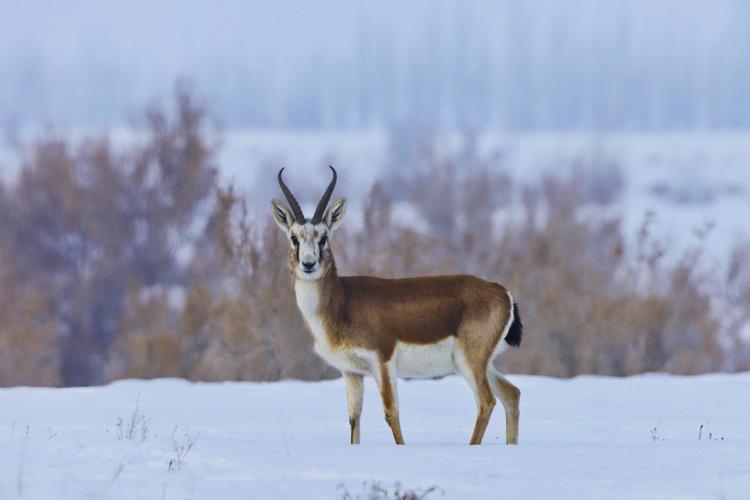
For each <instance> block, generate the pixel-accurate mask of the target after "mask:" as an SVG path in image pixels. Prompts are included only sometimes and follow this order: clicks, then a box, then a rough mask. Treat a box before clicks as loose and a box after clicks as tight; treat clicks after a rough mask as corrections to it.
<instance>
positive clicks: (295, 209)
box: [279, 168, 305, 223]
mask: <svg viewBox="0 0 750 500" xmlns="http://www.w3.org/2000/svg"><path fill="white" fill-rule="evenodd" d="M283 171H284V169H283V168H282V169H281V170H279V186H281V191H282V192H283V193H284V196H286V201H288V202H289V208H291V209H292V213H293V214H294V219H295V220H296V221H297V222H299V223H303V222H304V221H305V214H304V213H302V209H301V208H300V206H299V203H297V199H296V198H295V197H294V195H293V194H292V192H291V191H290V190H289V188H288V187H286V184H284V179H282V178H281V172H283Z"/></svg>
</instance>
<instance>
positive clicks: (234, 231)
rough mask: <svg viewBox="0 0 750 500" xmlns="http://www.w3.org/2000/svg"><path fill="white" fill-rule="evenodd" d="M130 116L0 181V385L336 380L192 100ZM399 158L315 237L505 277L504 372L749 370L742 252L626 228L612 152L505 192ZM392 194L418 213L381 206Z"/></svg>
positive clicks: (383, 268) (345, 256)
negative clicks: (515, 310) (219, 170)
mask: <svg viewBox="0 0 750 500" xmlns="http://www.w3.org/2000/svg"><path fill="white" fill-rule="evenodd" d="M147 125H148V134H147V137H146V138H145V139H144V140H142V141H135V142H134V143H133V144H130V145H127V146H126V147H125V148H124V151H121V149H122V148H120V149H118V148H114V147H113V146H112V145H111V144H110V143H109V141H108V140H107V139H106V138H99V139H90V140H87V141H84V142H83V143H82V144H81V145H80V146H78V147H73V146H71V144H70V143H69V142H68V141H66V140H64V139H62V138H60V137H57V136H54V135H49V136H45V137H43V138H42V139H41V140H39V141H38V142H37V143H35V144H33V145H32V146H31V147H30V149H29V151H28V154H27V155H26V157H25V162H24V165H23V166H22V169H21V172H20V175H19V177H18V180H17V181H15V182H13V183H10V182H6V183H0V319H2V321H0V385H15V384H38V385H58V384H60V385H70V384H91V383H99V382H103V381H106V380H112V379H117V378H122V377H137V378H150V377H164V376H172V377H183V378H187V379H191V380H278V379H281V378H300V379H308V380H317V379H322V378H330V377H335V376H337V372H336V371H335V370H333V369H332V368H330V367H328V366H327V365H326V364H325V363H324V362H323V361H322V360H321V359H319V358H318V357H317V356H316V355H315V354H314V352H313V350H312V339H311V336H310V335H309V334H308V333H307V332H306V330H305V328H304V325H303V322H302V319H301V316H300V314H299V312H298V310H297V307H296V304H295V300H294V294H293V289H292V281H291V277H290V274H289V270H288V268H287V264H286V252H287V245H288V243H287V241H286V239H285V238H284V236H283V235H282V233H281V232H280V231H279V230H278V229H277V228H276V227H275V225H274V224H273V222H272V221H271V217H270V215H269V216H268V217H266V216H260V217H259V218H254V217H251V216H250V215H249V213H248V210H247V209H246V205H245V201H246V200H243V197H242V196H239V195H237V194H236V193H235V192H234V191H233V190H232V189H231V188H228V189H220V188H219V186H217V183H216V179H215V175H214V174H215V168H216V167H215V165H214V163H215V162H214V156H215V152H216V144H217V142H216V139H215V135H214V131H213V129H212V127H210V125H209V122H207V120H206V115H205V111H204V110H203V109H202V108H201V107H200V105H199V104H198V103H196V102H195V100H194V98H192V97H191V96H190V95H189V93H186V92H184V91H180V92H178V93H177V101H176V106H175V111H174V112H173V113H166V112H164V111H158V110H156V111H152V112H150V113H149V114H148V119H147ZM410 154H411V155H412V156H410V158H411V160H414V161H415V165H416V167H415V168H413V169H411V170H410V169H409V168H406V166H405V165H404V164H399V162H400V161H403V159H399V158H391V159H390V160H389V164H390V165H392V166H393V168H390V169H388V170H387V171H388V172H390V174H389V176H388V177H387V178H384V179H383V180H382V181H381V182H378V183H376V184H375V185H374V186H372V189H371V190H370V192H369V193H368V195H367V196H366V198H365V200H364V203H363V204H362V207H363V216H364V220H363V221H362V224H361V225H358V224H352V223H351V222H350V223H349V224H344V226H343V227H342V229H341V230H340V231H339V232H338V233H337V234H336V237H335V239H334V241H332V245H333V246H334V251H335V254H336V258H337V263H338V266H339V269H340V271H341V272H342V273H343V274H373V275H380V276H388V277H402V276H413V275H422V274H441V273H471V274H476V275H478V276H480V277H483V278H485V279H489V280H492V281H498V282H500V283H503V284H505V285H507V286H508V287H509V288H510V289H511V291H512V292H513V294H514V296H515V297H516V299H517V300H518V302H519V304H520V308H521V313H522V316H523V320H524V324H525V335H524V341H523V345H522V347H521V349H520V350H512V351H511V352H509V353H508V355H506V356H504V357H503V358H502V360H501V361H500V362H501V364H502V365H503V366H502V368H503V369H504V370H506V371H509V372H512V373H536V374H544V375H554V376H562V377H568V376H573V375H577V374H581V373H594V374H608V375H629V374H634V373H641V372H645V371H667V372H673V373H703V372H709V371H719V370H730V371H734V370H742V369H750V348H749V347H748V341H747V338H748V337H747V336H748V331H749V330H750V326H749V325H750V252H748V251H747V250H746V248H747V247H743V246H738V248H737V250H736V251H735V252H734V254H733V255H732V256H730V258H729V259H728V261H729V265H728V266H727V273H726V275H725V276H719V275H718V274H716V273H715V272H713V273H712V272H709V271H710V270H711V269H710V268H709V267H708V265H707V262H706V259H705V258H704V257H703V255H702V253H701V251H700V245H701V244H700V241H699V242H698V243H697V244H696V247H695V248H691V249H687V250H686V251H683V252H682V253H681V254H677V250H675V249H670V248H668V246H666V245H663V244H662V243H661V242H659V241H657V240H656V239H655V238H653V236H652V235H651V234H650V226H651V218H652V217H654V215H648V216H646V217H645V219H644V224H643V227H642V229H641V231H640V234H639V235H638V237H637V238H628V237H627V235H626V234H625V233H624V230H623V228H622V225H621V223H620V220H619V217H618V216H617V215H612V214H613V212H614V210H613V206H612V205H611V202H612V201H613V200H616V199H617V198H618V196H619V189H621V186H622V175H621V174H620V173H619V171H618V170H617V167H616V164H615V163H613V162H611V161H609V160H607V159H601V161H602V162H603V163H602V164H603V165H604V169H603V170H598V169H597V164H596V161H600V160H598V159H596V158H594V159H590V160H587V162H586V163H582V164H579V165H578V166H577V167H576V166H575V165H574V168H573V169H569V170H570V171H571V172H573V173H572V174H570V175H568V176H562V177H561V176H548V177H546V178H544V179H543V180H542V181H540V182H538V183H536V184H533V185H526V186H521V185H516V183H514V182H512V179H510V178H508V176H507V175H505V174H504V173H502V168H501V165H499V164H497V163H496V162H494V161H493V160H482V159H481V157H480V155H478V154H476V152H473V151H472V150H471V148H470V147H467V148H464V150H462V151H461V152H460V153H458V154H456V155H453V156H450V155H448V156H445V155H443V156H438V155H437V154H435V153H434V151H433V150H432V149H431V148H430V146H429V142H428V141H425V142H424V143H421V146H420V148H419V151H418V152H414V151H412V153H410ZM414 155H417V156H416V158H414V157H413V156H414ZM411 160H410V161H411ZM401 172H410V173H407V174H401ZM592 172H598V173H597V174H596V175H594V174H592ZM601 172H605V174H602V173H601ZM274 174H275V172H269V174H268V175H269V176H273V175H274ZM609 180H612V183H611V184H610V182H609ZM262 201H263V202H265V201H266V200H262ZM396 201H397V202H399V203H410V204H411V206H412V207H413V209H414V211H415V213H416V214H417V215H416V217H418V220H416V221H414V220H402V219H399V217H398V216H397V215H396V212H395V210H394V202H396ZM264 204H265V203H264ZM253 205H255V203H254V204H253ZM415 222H416V224H415Z"/></svg>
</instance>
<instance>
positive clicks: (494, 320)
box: [271, 167, 522, 444]
mask: <svg viewBox="0 0 750 500" xmlns="http://www.w3.org/2000/svg"><path fill="white" fill-rule="evenodd" d="M329 168H330V169H331V171H332V172H333V179H332V180H331V182H330V184H329V185H328V188H327V189H326V191H325V193H324V194H323V197H322V198H321V199H320V201H319V202H318V206H317V208H316V209H315V214H314V215H313V217H312V219H309V220H308V219H307V218H306V217H305V215H304V214H303V213H302V209H301V208H300V206H299V203H297V200H296V199H295V198H294V195H292V193H291V191H290V190H289V188H288V187H287V186H286V184H285V183H284V180H283V179H282V176H281V175H282V172H283V171H284V169H283V168H282V169H281V170H280V171H279V174H278V180H279V185H280V186H281V190H282V192H283V193H284V196H285V197H286V199H287V201H288V202H289V206H290V207H291V210H290V209H289V208H287V207H286V206H285V205H284V204H283V203H281V202H280V201H278V200H273V201H271V206H272V210H273V218H274V220H275V221H276V224H277V225H278V226H279V227H280V228H281V229H282V230H283V231H284V232H285V233H286V235H287V237H288V238H289V255H288V261H289V267H290V268H291V274H292V276H293V278H294V291H295V294H296V298H297V305H298V306H299V309H300V311H301V312H302V316H303V317H304V319H305V322H306V324H307V326H308V328H309V329H310V331H311V332H312V335H313V337H314V340H315V350H316V351H317V353H318V354H319V355H320V356H321V357H322V358H323V359H325V360H326V361H327V362H328V363H330V364H331V365H333V366H334V367H336V368H338V369H339V370H341V372H342V374H343V376H344V380H345V383H346V396H347V406H348V411H349V425H350V428H351V435H350V439H351V443H352V444H358V443H359V437H360V431H359V418H360V414H361V413H362V397H363V393H364V382H363V376H364V375H372V376H373V377H374V378H375V380H376V382H377V385H378V388H379V390H380V396H381V398H382V401H383V409H384V411H385V420H386V422H387V423H388V425H389V426H390V428H391V430H392V432H393V438H394V440H395V441H396V444H404V437H403V434H402V433H401V426H400V424H399V413H398V398H397V391H396V379H397V377H403V378H436V377H443V376H445V375H449V374H452V373H456V372H458V373H459V374H460V375H461V376H462V377H463V378H464V379H466V381H467V382H468V384H469V387H470V388H471V390H472V391H473V393H474V397H475V399H476V403H477V418H476V423H475V424H474V432H473V433H472V435H471V440H470V442H469V444H480V443H481V442H482V437H483V435H484V431H485V429H486V428H487V423H488V421H489V418H490V415H491V413H492V409H493V408H494V406H495V397H498V398H500V401H501V402H502V404H503V407H504V409H505V421H506V442H507V443H508V444H516V443H518V416H519V409H518V405H519V400H520V395H521V391H519V390H518V388H517V387H516V386H514V385H513V384H511V383H510V382H509V381H508V380H506V379H505V377H503V376H502V375H501V374H500V373H499V372H498V371H497V370H496V369H495V368H494V366H493V364H492V361H493V359H495V357H496V356H497V355H498V354H499V353H500V351H501V350H502V348H503V345H502V342H503V341H505V342H506V343H508V344H509V345H512V346H518V345H520V343H521V333H522V326H521V318H520V316H519V314H518V306H517V305H516V303H515V301H514V300H513V297H512V296H511V295H510V293H509V292H508V291H507V290H506V289H505V288H503V287H502V286H500V285H498V284H496V283H490V282H488V281H484V280H482V279H479V278H477V277H474V276H467V275H457V276H430V277H420V278H408V279H383V278H374V277H370V276H339V275H338V272H337V271H336V264H335V262H334V258H333V251H332V247H331V238H332V236H333V233H334V231H335V230H336V228H338V227H339V225H340V224H341V221H342V219H343V217H344V214H345V212H346V200H344V199H343V198H339V199H337V200H336V201H334V202H333V203H332V204H331V206H328V201H329V200H330V198H331V194H332V193H333V189H334V187H335V185H336V170H335V169H334V168H333V167H329Z"/></svg>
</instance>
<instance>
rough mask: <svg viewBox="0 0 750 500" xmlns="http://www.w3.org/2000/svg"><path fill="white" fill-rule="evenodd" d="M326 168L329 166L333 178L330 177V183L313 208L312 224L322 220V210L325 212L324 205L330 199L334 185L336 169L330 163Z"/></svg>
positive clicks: (325, 205) (326, 204)
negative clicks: (316, 205)
mask: <svg viewBox="0 0 750 500" xmlns="http://www.w3.org/2000/svg"><path fill="white" fill-rule="evenodd" d="M328 168H330V169H331V172H333V179H331V182H330V184H328V187H327V188H326V192H325V193H323V197H322V198H321V199H320V201H319V202H318V207H317V208H316V209H315V215H313V218H312V223H313V224H320V221H322V220H323V212H325V210H326V207H327V206H328V202H329V201H330V199H331V195H332V194H333V188H335V187H336V169H335V168H333V167H332V166H330V165H328Z"/></svg>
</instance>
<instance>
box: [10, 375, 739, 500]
mask: <svg viewBox="0 0 750 500" xmlns="http://www.w3.org/2000/svg"><path fill="white" fill-rule="evenodd" d="M511 380H512V381H513V382H514V383H516V384H517V385H518V386H519V387H520V388H521V389H522V391H523V395H522V408H521V442H520V445H518V446H506V445H505V444H504V423H503V413H502V411H501V410H500V406H498V407H497V409H496V411H495V414H494V415H493V419H492V420H491V422H490V425H489V428H488V431H487V434H486V436H485V444H484V445H483V446H481V447H469V446H468V445H466V444H465V443H466V442H467V441H468V439H469V435H470V433H471V429H472V425H473V420H474V403H473V401H472V397H471V394H470V392H469V390H468V388H467V387H466V386H465V384H464V382H463V381H462V380H461V379H459V378H457V377H449V378H446V379H443V380H439V381H412V382H401V383H400V386H399V391H400V401H401V419H402V427H403V429H404V433H405V437H406V442H407V445H406V446H404V447H397V446H395V445H394V444H393V443H392V438H391V436H390V432H389V430H388V428H387V426H386V424H385V422H384V420H383V417H382V413H381V408H380V402H379V399H378V395H377V391H376V390H375V386H374V385H373V383H372V380H368V383H367V386H366V393H365V398H366V399H365V409H364V414H363V420H362V444H361V445H360V446H350V445H349V444H348V443H347V440H348V435H349V430H348V422H347V416H346V410H345V408H346V405H345V401H344V387H343V381H342V380H341V379H339V380H335V381H329V382H316V383H313V382H293V381H284V382H277V383H220V384H192V383H188V382H185V381H181V380H155V381H134V380H128V381H121V382H117V383H114V384H111V385H109V386H105V387H90V388H71V389H46V388H42V389H30V388H11V389H2V390H0V498H15V497H20V498H30V499H44V500H48V499H54V498H70V499H81V498H116V499H137V498H144V499H148V498H167V499H189V498H195V499H201V498H211V499H233V498H237V499H244V498H321V499H322V498H325V499H330V498H341V495H342V492H343V490H342V489H341V488H340V487H339V485H340V484H343V485H345V487H346V488H347V489H348V490H349V492H350V493H352V494H358V493H361V491H362V483H363V482H365V481H378V482H380V483H381V484H382V485H383V486H386V487H391V486H392V485H393V484H394V483H396V482H397V481H400V482H401V483H402V484H403V485H404V486H405V487H407V488H422V489H425V488H427V487H430V486H432V485H437V486H439V487H440V488H442V489H443V490H444V492H445V496H444V497H441V495H440V494H439V493H435V494H432V495H431V496H429V497H428V498H457V499H466V498H534V499H538V498H575V499H580V498H637V499H643V498H659V499H662V498H710V499H717V498H728V499H731V498H748V497H750V451H749V450H750V424H749V423H748V422H749V421H748V415H750V398H748V394H750V374H741V375H706V376H700V377H675V376H666V375H646V376H640V377H632V378H625V379H613V378H603V377H588V376H587V377H578V378H575V379H572V380H558V379H550V378H543V377H532V376H513V377H511ZM134 415H136V418H135V419H133V416H134ZM141 416H142V417H141ZM118 419H122V420H123V424H122V425H121V426H118V424H117V422H118ZM131 421H134V422H135V425H134V426H133V431H134V432H133V436H132V439H128V438H127V434H129V432H128V431H129V429H128V428H129V427H130V422H131ZM701 426H703V428H702V430H701ZM123 434H125V436H123ZM699 435H700V439H699ZM190 443H194V446H193V447H192V449H190V450H189V451H188V452H187V454H186V455H185V456H184V457H183V460H182V461H180V459H179V456H178V455H179V454H180V448H181V447H182V449H183V453H184V450H186V449H187V448H186V447H188V446H189V444H190ZM170 462H171V464H172V469H175V470H172V471H170V470H169V468H170Z"/></svg>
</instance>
